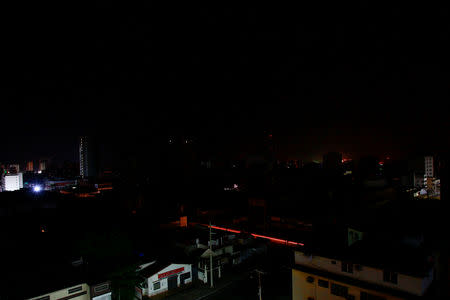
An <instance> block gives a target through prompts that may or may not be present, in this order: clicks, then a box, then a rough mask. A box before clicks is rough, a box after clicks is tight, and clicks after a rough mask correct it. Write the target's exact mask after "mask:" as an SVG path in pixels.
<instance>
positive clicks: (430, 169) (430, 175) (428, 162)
mask: <svg viewBox="0 0 450 300" xmlns="http://www.w3.org/2000/svg"><path fill="white" fill-rule="evenodd" d="M433 179H434V160H433V156H425V176H424V185H425V186H426V187H428V189H432V188H433Z"/></svg>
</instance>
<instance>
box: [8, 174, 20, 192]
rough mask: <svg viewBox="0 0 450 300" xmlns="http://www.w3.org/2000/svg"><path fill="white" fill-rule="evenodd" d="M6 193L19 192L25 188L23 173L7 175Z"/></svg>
mask: <svg viewBox="0 0 450 300" xmlns="http://www.w3.org/2000/svg"><path fill="white" fill-rule="evenodd" d="M4 180H5V191H17V190H20V189H22V188H23V176H22V173H18V174H7V175H5V177H4Z"/></svg>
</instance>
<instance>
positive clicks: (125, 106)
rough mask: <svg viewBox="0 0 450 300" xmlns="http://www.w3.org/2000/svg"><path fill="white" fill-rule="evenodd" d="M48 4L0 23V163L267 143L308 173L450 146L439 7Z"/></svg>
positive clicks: (6, 15)
mask: <svg viewBox="0 0 450 300" xmlns="http://www.w3.org/2000/svg"><path fill="white" fill-rule="evenodd" d="M45 5H46V4H42V3H37V4H34V6H33V7H32V6H25V5H17V6H16V7H10V8H5V9H4V10H3V13H2V21H1V22H2V49H3V50H4V52H3V59H2V67H1V70H2V75H3V80H2V89H1V94H0V97H1V99H2V101H1V103H2V105H1V108H0V111H1V113H2V116H3V127H2V128H3V130H2V142H1V145H2V147H1V149H0V161H4V160H16V159H28V157H30V156H33V158H38V157H40V156H49V157H58V158H64V159H65V158H68V159H76V138H77V136H78V135H80V134H96V135H98V136H100V137H102V139H103V140H104V142H105V144H106V146H105V147H106V148H107V149H109V150H111V151H119V150H118V149H122V148H124V147H125V148H126V147H130V148H133V147H135V145H136V144H139V143H142V142H144V143H147V144H150V143H152V142H153V143H156V142H157V141H159V139H157V138H155V137H156V136H164V135H165V134H167V133H182V134H190V135H194V136H198V137H201V138H204V139H205V140H208V139H209V140H213V141H214V143H219V144H221V145H222V146H223V147H224V148H227V149H228V148H230V149H231V148H232V149H235V150H236V149H239V148H240V147H241V146H242V147H243V148H244V144H245V143H244V142H243V141H245V142H246V143H250V144H251V143H253V140H255V139H257V138H259V134H260V133H261V132H263V131H264V130H267V129H270V130H272V131H273V134H274V138H275V141H276V142H277V143H278V144H279V148H280V152H281V153H282V155H283V156H286V157H305V158H319V157H321V154H322V153H324V152H326V151H332V150H337V151H343V152H346V153H350V154H352V155H364V154H368V153H374V154H385V153H398V154H404V153H408V152H410V151H416V150H417V151H423V150H431V151H434V150H439V149H441V148H442V147H443V146H448V142H447V140H448V138H447V137H448V130H449V123H448V122H449V121H448V109H447V106H446V102H447V99H448V98H449V93H448V85H449V74H448V66H449V63H448V62H449V55H448V53H450V51H449V50H450V49H449V24H450V23H449V22H448V20H449V10H448V7H439V6H431V5H429V6H425V5H428V4H422V5H421V6H420V7H419V6H418V7H413V6H398V7H394V6H384V5H379V6H375V5H374V4H368V3H367V2H360V5H359V6H350V5H348V6H342V4H341V3H339V5H335V6H334V7H332V6H328V5H327V4H324V3H322V4H318V5H317V6H305V5H304V6H291V7H289V6H285V5H274V4H272V5H271V6H263V5H259V6H258V5H255V6H245V7H244V6H235V7H223V6H221V7H213V6H210V7H206V6H197V5H193V4H192V3H187V4H183V5H181V6H180V5H179V4H178V3H177V4H175V3H170V4H169V3H167V4H166V5H165V6H160V4H155V3H150V2H149V1H145V2H142V3H139V4H133V5H131V4H124V3H122V6H115V5H112V4H109V3H108V2H106V1H96V2H95V1H92V3H91V4H90V6H82V5H81V4H79V3H77V2H73V3H72V4H60V6H50V5H47V6H45ZM124 5H125V6H124Z"/></svg>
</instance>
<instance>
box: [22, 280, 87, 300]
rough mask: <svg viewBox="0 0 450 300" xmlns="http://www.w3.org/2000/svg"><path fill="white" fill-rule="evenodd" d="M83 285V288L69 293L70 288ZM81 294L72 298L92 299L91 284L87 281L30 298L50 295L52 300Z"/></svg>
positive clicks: (76, 299)
mask: <svg viewBox="0 0 450 300" xmlns="http://www.w3.org/2000/svg"><path fill="white" fill-rule="evenodd" d="M78 287H81V289H80V290H79V291H75V292H73V293H69V290H71V289H74V288H78ZM77 294H80V295H79V296H77V297H74V298H71V300H90V299H91V295H90V292H89V286H88V285H87V284H86V283H83V284H78V285H74V286H72V287H69V288H67V289H62V290H58V291H56V292H52V293H49V294H44V295H41V296H38V297H34V298H30V300H35V299H39V298H42V297H45V296H50V300H57V299H60V298H64V297H68V296H73V295H77Z"/></svg>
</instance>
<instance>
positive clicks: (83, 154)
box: [79, 136, 98, 178]
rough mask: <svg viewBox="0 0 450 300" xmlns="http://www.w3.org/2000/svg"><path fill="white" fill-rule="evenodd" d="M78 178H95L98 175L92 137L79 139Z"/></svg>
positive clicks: (96, 156) (96, 157) (95, 145)
mask: <svg viewBox="0 0 450 300" xmlns="http://www.w3.org/2000/svg"><path fill="white" fill-rule="evenodd" d="M79 146H80V148H79V149H80V176H81V177H82V178H88V177H96V176H97V175H98V173H97V172H98V165H97V164H98V155H97V144H96V143H95V140H94V139H93V138H92V137H90V136H89V137H88V136H82V137H81V138H80V145H79Z"/></svg>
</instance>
